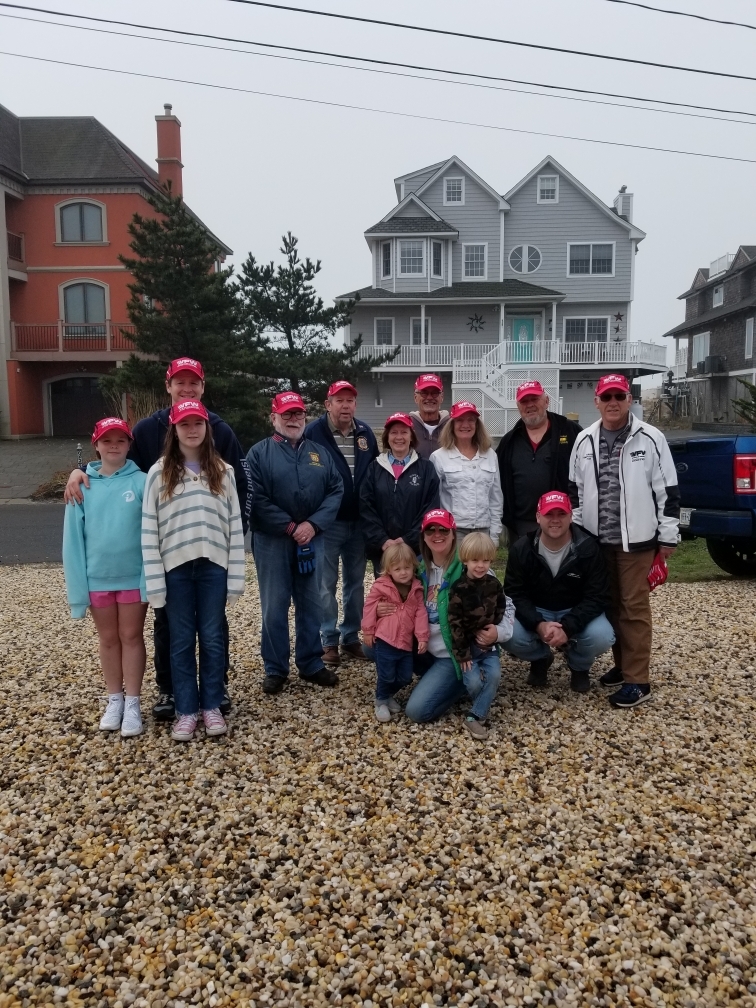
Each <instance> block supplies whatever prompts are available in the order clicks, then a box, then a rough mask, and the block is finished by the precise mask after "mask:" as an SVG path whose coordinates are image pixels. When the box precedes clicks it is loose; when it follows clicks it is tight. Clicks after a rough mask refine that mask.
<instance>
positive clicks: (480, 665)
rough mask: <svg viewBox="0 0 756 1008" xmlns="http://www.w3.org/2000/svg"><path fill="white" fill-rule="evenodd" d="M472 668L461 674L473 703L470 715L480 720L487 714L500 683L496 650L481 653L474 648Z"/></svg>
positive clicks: (478, 649) (499, 664) (499, 666)
mask: <svg viewBox="0 0 756 1008" xmlns="http://www.w3.org/2000/svg"><path fill="white" fill-rule="evenodd" d="M472 652H473V663H472V668H471V669H470V671H469V672H463V673H462V681H463V682H464V684H465V689H466V690H467V692H468V693H469V694H470V699H471V700H472V702H473V705H472V707H471V708H470V713H471V714H474V715H475V717H476V718H478V719H482V718H484V717H486V715H487V714H488V712H489V710H490V708H491V704H492V703H493V702H494V698H495V696H496V693H497V692H498V689H499V683H500V682H501V661H500V659H499V652H498V651H497V650H496V648H494V649H493V651H481V649H480V648H478V647H474V648H473V649H472Z"/></svg>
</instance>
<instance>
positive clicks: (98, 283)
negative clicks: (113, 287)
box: [58, 276, 112, 325]
mask: <svg viewBox="0 0 756 1008" xmlns="http://www.w3.org/2000/svg"><path fill="white" fill-rule="evenodd" d="M77 284H92V285H94V286H95V287H101V288H102V289H103V291H104V292H105V321H104V322H68V321H67V320H66V295H65V291H66V289H67V288H68V287H75V286H76V285H77ZM58 318H59V319H60V320H61V321H62V322H63V323H64V324H66V325H106V324H107V323H108V322H110V321H112V316H111V314H110V285H109V284H106V283H103V282H102V280H94V279H93V278H92V277H87V276H82V277H74V278H73V279H72V280H66V281H65V282H64V283H62V284H58Z"/></svg>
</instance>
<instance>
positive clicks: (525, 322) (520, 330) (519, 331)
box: [512, 318, 535, 361]
mask: <svg viewBox="0 0 756 1008" xmlns="http://www.w3.org/2000/svg"><path fill="white" fill-rule="evenodd" d="M534 337H535V319H532V318H514V319H512V342H513V343H516V344H517V346H514V347H512V357H513V360H515V361H531V360H532V359H533V347H532V346H531V344H532V342H533V339H534Z"/></svg>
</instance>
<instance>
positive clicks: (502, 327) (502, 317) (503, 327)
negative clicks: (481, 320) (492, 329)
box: [499, 301, 507, 343]
mask: <svg viewBox="0 0 756 1008" xmlns="http://www.w3.org/2000/svg"><path fill="white" fill-rule="evenodd" d="M506 338H507V323H506V302H505V301H501V302H500V303H499V343H503V342H504V341H505V340H506Z"/></svg>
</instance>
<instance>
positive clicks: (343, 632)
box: [305, 381, 378, 668]
mask: <svg viewBox="0 0 756 1008" xmlns="http://www.w3.org/2000/svg"><path fill="white" fill-rule="evenodd" d="M325 408H326V411H325V413H324V414H323V416H322V417H319V418H318V419H317V420H313V421H312V422H311V423H309V424H307V426H306V427H305V437H306V438H309V439H310V441H315V442H317V443H318V444H321V445H323V447H324V448H325V449H326V451H327V452H329V453H330V455H331V457H332V458H333V461H334V462H335V463H336V468H337V469H338V471H339V475H340V476H341V481H342V483H343V484H344V496H343V497H342V499H341V507H340V508H339V513H338V514H337V515H336V521H335V522H333V524H332V525H331V526H330V528H327V529H326V530H325V531H324V532H323V569H322V571H321V577H320V588H321V591H322V593H323V622H322V623H321V624H320V638H321V640H322V642H323V661H324V662H325V664H326V665H328V666H330V667H331V668H333V667H336V666H338V665H339V664H340V662H341V659H340V657H339V639H340V640H341V650H342V651H343V652H345V653H346V654H347V655H348V656H349V657H352V658H362V659H364V658H365V653H364V652H363V650H362V645H361V644H360V624H361V622H362V609H363V606H364V604H365V586H364V582H365V543H364V540H363V538H362V530H361V528H360V523H359V521H360V497H359V490H360V484H361V483H362V481H363V479H364V478H365V474H366V473H367V471H368V466H369V465H370V463H371V462H372V461H373V459H374V458H375V457H376V455H377V454H378V445H377V443H376V440H375V434H373V431H372V430H371V428H370V427H369V425H368V424H366V423H364V422H363V421H362V420H358V419H357V418H356V417H355V415H354V414H355V411H356V409H357V389H356V388H355V387H354V385H352V384H351V383H350V382H348V381H337V382H334V383H333V385H331V387H330V388H329V389H328V397H327V399H326V401H325ZM339 560H341V604H342V613H343V616H342V620H341V626H337V623H338V619H339V603H338V600H337V598H336V586H337V584H338V580H339Z"/></svg>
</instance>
